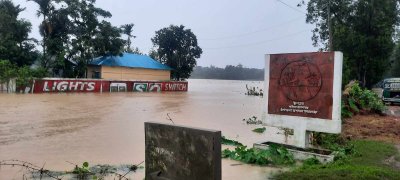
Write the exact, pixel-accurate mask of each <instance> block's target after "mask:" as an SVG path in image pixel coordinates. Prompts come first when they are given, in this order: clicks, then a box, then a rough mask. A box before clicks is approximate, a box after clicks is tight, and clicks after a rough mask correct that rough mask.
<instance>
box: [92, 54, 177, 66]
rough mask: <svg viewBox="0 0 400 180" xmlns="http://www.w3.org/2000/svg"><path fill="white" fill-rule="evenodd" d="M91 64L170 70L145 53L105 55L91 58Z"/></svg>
mask: <svg viewBox="0 0 400 180" xmlns="http://www.w3.org/2000/svg"><path fill="white" fill-rule="evenodd" d="M90 64H91V65H99V66H122V67H130V68H144V69H159V70H172V68H170V67H169V66H167V65H164V64H161V63H160V62H158V61H156V60H154V59H153V58H151V57H149V56H145V55H139V54H131V53H123V55H122V56H106V57H98V58H95V59H93V61H92V62H91V63H90Z"/></svg>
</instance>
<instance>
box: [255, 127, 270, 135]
mask: <svg viewBox="0 0 400 180" xmlns="http://www.w3.org/2000/svg"><path fill="white" fill-rule="evenodd" d="M265 130H267V128H265V127H262V128H255V129H253V132H255V133H260V134H261V133H264V132H265Z"/></svg>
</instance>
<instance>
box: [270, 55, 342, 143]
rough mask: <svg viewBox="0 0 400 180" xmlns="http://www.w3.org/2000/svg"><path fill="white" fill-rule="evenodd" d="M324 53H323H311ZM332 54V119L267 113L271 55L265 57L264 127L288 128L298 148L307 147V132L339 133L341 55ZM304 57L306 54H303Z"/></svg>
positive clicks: (340, 122)
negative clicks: (291, 130) (292, 132)
mask: <svg viewBox="0 0 400 180" xmlns="http://www.w3.org/2000/svg"><path fill="white" fill-rule="evenodd" d="M311 53H324V52H311ZM333 53H334V70H333V73H334V74H333V91H332V93H333V95H332V96H333V97H332V100H333V102H332V119H329V120H328V119H321V118H310V117H301V116H291V115H277V114H270V113H268V103H269V101H268V98H269V87H270V64H271V55H272V54H266V55H265V76H264V89H265V94H264V107H263V109H264V113H263V119H264V125H266V126H273V127H282V128H290V129H293V130H294V138H295V139H294V140H295V142H294V144H295V145H296V146H299V147H306V146H307V139H308V138H307V134H306V133H307V131H316V132H326V133H335V134H337V133H340V132H341V129H342V121H341V96H342V90H341V89H342V68H343V54H342V53H341V52H337V51H335V52H333ZM304 54H305V55H306V54H308V53H304Z"/></svg>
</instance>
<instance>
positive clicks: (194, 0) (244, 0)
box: [13, 0, 317, 68]
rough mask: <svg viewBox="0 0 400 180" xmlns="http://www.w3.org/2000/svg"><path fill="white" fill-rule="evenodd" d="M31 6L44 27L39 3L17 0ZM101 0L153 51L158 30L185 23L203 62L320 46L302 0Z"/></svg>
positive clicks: (251, 63) (30, 15)
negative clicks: (314, 41) (193, 37)
mask: <svg viewBox="0 0 400 180" xmlns="http://www.w3.org/2000/svg"><path fill="white" fill-rule="evenodd" d="M13 1H14V2H15V3H16V4H20V5H21V6H22V7H26V11H25V12H23V13H22V15H21V18H25V19H28V20H29V21H30V22H31V23H32V25H33V29H32V36H33V37H35V38H37V39H41V38H40V35H39V33H38V25H39V23H40V20H39V18H37V17H36V15H35V13H36V10H37V9H38V7H37V5H36V4H35V3H33V2H27V1H26V0H13ZM280 1H282V2H284V3H286V4H288V5H290V6H292V7H293V8H295V9H297V10H294V9H292V8H290V7H288V6H286V5H284V4H283V3H281V2H279V1H278V0H141V1H139V0H97V2H96V4H97V6H98V7H100V8H103V9H105V10H108V11H110V12H111V13H112V15H113V17H112V18H110V19H109V21H110V22H111V23H112V24H113V25H116V26H120V25H122V24H127V23H134V24H135V27H134V35H135V36H137V38H136V39H134V41H133V45H134V46H137V47H138V48H139V49H140V50H141V51H142V52H144V53H148V52H149V50H150V48H151V47H152V43H151V40H150V39H151V38H152V37H153V36H154V34H155V31H157V30H159V29H161V28H163V27H167V26H169V25H170V24H174V25H180V24H182V25H184V26H186V27H187V28H189V29H191V30H192V31H193V33H194V34H195V35H196V36H197V38H198V40H199V46H200V47H201V48H202V49H203V54H202V56H201V58H200V59H199V60H198V65H200V66H209V65H215V66H218V67H225V66H226V65H228V64H231V65H237V64H239V63H241V64H243V65H244V66H246V67H256V68H263V67H264V54H267V53H285V52H309V51H316V50H317V48H315V47H313V46H312V41H311V35H312V33H311V29H312V28H313V26H312V25H309V24H306V23H305V14H303V13H302V12H305V11H306V10H305V7H302V8H297V7H296V4H297V2H299V1H300V0H280Z"/></svg>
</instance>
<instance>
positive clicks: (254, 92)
mask: <svg viewBox="0 0 400 180" xmlns="http://www.w3.org/2000/svg"><path fill="white" fill-rule="evenodd" d="M246 90H247V92H246V93H245V94H246V95H248V96H261V97H263V96H264V93H263V90H262V89H261V88H258V87H251V86H248V85H247V84H246Z"/></svg>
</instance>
